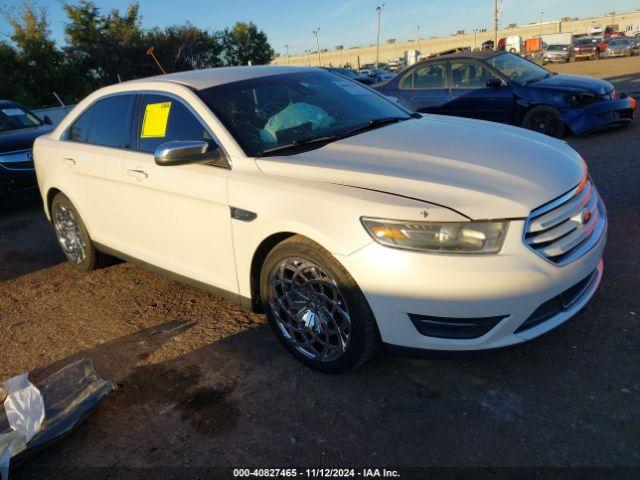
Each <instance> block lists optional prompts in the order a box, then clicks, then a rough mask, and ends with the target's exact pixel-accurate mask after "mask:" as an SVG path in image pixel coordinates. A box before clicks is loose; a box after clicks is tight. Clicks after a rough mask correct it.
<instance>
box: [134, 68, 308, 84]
mask: <svg viewBox="0 0 640 480" xmlns="http://www.w3.org/2000/svg"><path fill="white" fill-rule="evenodd" d="M313 70H317V69H316V68H313V67H290V66H286V65H264V66H246V67H221V68H206V69H202V70H189V71H186V72H177V73H168V74H166V75H156V76H153V77H147V78H139V79H136V80H130V81H129V82H124V83H128V84H132V83H137V82H161V83H163V82H168V83H179V84H181V85H185V86H187V87H190V88H192V89H195V90H204V89H206V88H210V87H217V86H218V85H224V84H225V83H233V82H239V81H242V80H250V79H252V78H260V77H268V76H271V75H281V74H286V73H301V72H308V71H313Z"/></svg>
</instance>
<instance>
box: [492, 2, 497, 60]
mask: <svg viewBox="0 0 640 480" xmlns="http://www.w3.org/2000/svg"><path fill="white" fill-rule="evenodd" d="M493 49H494V50H496V51H498V0H493Z"/></svg>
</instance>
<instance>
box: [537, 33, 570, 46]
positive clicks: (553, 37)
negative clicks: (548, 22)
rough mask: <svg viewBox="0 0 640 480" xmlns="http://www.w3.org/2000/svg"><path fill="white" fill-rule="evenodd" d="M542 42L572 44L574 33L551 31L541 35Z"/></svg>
mask: <svg viewBox="0 0 640 480" xmlns="http://www.w3.org/2000/svg"><path fill="white" fill-rule="evenodd" d="M540 38H541V39H542V43H546V44H547V45H571V42H572V41H573V34H571V33H570V32H567V33H550V34H546V35H540Z"/></svg>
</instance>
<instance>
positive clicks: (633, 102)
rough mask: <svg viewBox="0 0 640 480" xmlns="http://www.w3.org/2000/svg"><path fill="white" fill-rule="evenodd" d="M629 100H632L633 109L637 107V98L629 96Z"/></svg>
mask: <svg viewBox="0 0 640 480" xmlns="http://www.w3.org/2000/svg"><path fill="white" fill-rule="evenodd" d="M629 101H630V102H631V110H635V109H636V99H635V98H633V97H629Z"/></svg>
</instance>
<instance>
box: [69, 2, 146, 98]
mask: <svg viewBox="0 0 640 480" xmlns="http://www.w3.org/2000/svg"><path fill="white" fill-rule="evenodd" d="M63 7H64V10H65V12H66V14H67V17H68V18H69V23H67V24H66V26H65V39H66V42H67V47H66V48H65V54H66V57H67V59H68V62H69V64H70V65H71V66H72V68H73V70H74V71H75V72H76V74H77V75H76V77H75V78H76V79H77V80H78V82H77V83H80V85H78V88H80V91H83V90H84V91H85V93H88V91H91V90H94V89H95V88H97V87H100V86H103V85H108V84H111V83H115V82H118V81H119V79H122V80H125V79H131V78H136V77H137V76H139V73H138V72H139V70H140V68H139V67H140V64H141V63H144V62H145V61H146V59H145V56H144V52H145V49H144V45H143V41H142V39H143V32H142V28H141V19H140V14H139V6H138V4H137V3H132V4H131V5H129V7H128V8H127V10H126V11H125V12H124V13H120V11H118V10H115V9H114V10H111V11H110V12H109V13H107V14H106V15H103V14H102V13H101V11H100V9H99V8H98V7H97V6H96V5H95V4H94V3H93V2H90V1H87V0H81V1H80V3H79V4H77V5H71V4H69V3H64V4H63Z"/></svg>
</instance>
